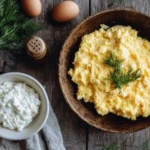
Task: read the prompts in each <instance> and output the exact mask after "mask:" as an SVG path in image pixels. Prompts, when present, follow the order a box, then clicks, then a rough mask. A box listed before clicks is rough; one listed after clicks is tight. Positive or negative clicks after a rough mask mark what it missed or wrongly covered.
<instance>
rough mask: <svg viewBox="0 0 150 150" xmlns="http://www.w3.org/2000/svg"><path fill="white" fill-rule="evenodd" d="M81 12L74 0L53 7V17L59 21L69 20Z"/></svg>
mask: <svg viewBox="0 0 150 150" xmlns="http://www.w3.org/2000/svg"><path fill="white" fill-rule="evenodd" d="M78 14H79V7H78V5H77V4H76V3H74V2H72V1H63V2H61V3H60V4H58V5H57V6H56V7H55V8H54V9H53V19H54V20H55V21H57V22H67V21H70V20H72V19H73V18H75V17H76V16H77V15H78Z"/></svg>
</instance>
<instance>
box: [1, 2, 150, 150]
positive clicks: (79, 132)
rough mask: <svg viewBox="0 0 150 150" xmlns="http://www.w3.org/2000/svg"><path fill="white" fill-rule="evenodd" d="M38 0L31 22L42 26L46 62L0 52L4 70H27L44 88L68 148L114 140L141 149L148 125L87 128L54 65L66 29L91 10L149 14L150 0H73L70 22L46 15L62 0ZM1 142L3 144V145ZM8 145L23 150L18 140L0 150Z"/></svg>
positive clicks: (89, 148) (85, 148) (149, 133)
mask: <svg viewBox="0 0 150 150" xmlns="http://www.w3.org/2000/svg"><path fill="white" fill-rule="evenodd" d="M41 1H42V4H43V10H42V14H41V15H40V16H39V17H38V18H36V19H34V21H38V22H41V25H42V30H41V31H40V32H39V33H38V34H37V35H39V36H41V37H42V38H43V39H44V40H45V42H46V43H47V46H48V51H49V57H48V60H47V63H46V64H44V65H43V66H34V65H32V64H31V63H30V64H29V63H27V62H26V61H24V60H23V61H20V60H17V61H13V60H12V59H10V58H8V56H7V54H1V56H3V58H4V59H5V60H7V63H8V65H7V66H6V69H5V70H6V72H10V71H20V72H24V73H28V74H29V75H32V76H33V77H35V78H36V79H38V80H39V81H40V82H41V83H42V84H43V85H44V86H46V91H47V93H48V95H49V98H50V101H51V103H52V106H53V109H54V112H55V113H56V116H57V118H58V121H59V123H60V127H61V130H62V134H63V137H64V143H65V146H66V149H67V150H102V146H101V145H103V144H105V145H108V144H110V143H113V142H117V143H120V144H123V146H122V147H121V148H120V149H121V150H134V149H135V150H140V149H139V146H140V145H141V144H142V143H143V142H144V141H146V140H148V139H150V129H149V128H148V129H145V130H142V131H140V132H136V133H133V134H113V133H106V132H102V131H100V130H97V129H95V128H93V127H90V126H88V128H87V124H85V123H84V122H83V121H81V120H80V119H79V118H78V117H77V116H76V115H75V114H74V113H73V112H72V111H71V109H70V108H69V107H68V105H67V104H66V103H65V101H64V98H63V96H62V94H61V90H60V87H59V84H58V76H57V73H58V70H57V69H58V67H57V65H58V57H59V52H60V50H61V46H62V44H63V43H64V41H65V39H66V38H67V36H68V34H69V32H70V31H71V29H72V28H73V27H75V26H76V25H77V24H78V23H79V22H80V21H82V20H83V19H85V18H86V17H87V16H88V15H89V14H90V13H91V14H95V13H97V12H99V11H101V10H103V9H107V8H108V6H109V7H124V6H125V7H129V8H130V7H131V8H132V9H135V10H138V11H141V12H143V13H146V14H148V15H150V9H149V7H150V1H149V0H143V1H142V0H123V1H122V3H117V2H116V3H115V4H113V5H112V2H113V0H75V2H77V3H78V5H79V7H80V15H79V16H78V17H77V18H76V19H75V20H73V21H72V22H70V23H67V24H63V25H60V24H55V23H53V21H52V20H51V19H50V17H49V16H50V11H51V10H52V8H53V7H54V6H55V5H56V4H58V3H59V2H60V1H61V0H41ZM116 1H119V0H116ZM120 1H121V0H120ZM89 4H90V5H89ZM89 8H90V10H89ZM88 129H89V130H88ZM40 135H41V137H40V139H41V143H43V144H42V145H44V143H45V141H44V137H43V136H42V133H40ZM2 143H5V144H2ZM2 145H5V146H4V147H2ZM8 145H11V147H13V149H14V150H23V149H24V148H23V147H22V146H21V145H20V143H19V142H11V141H8V140H0V150H13V149H9V148H8V147H7V146H8ZM128 145H133V146H128ZM42 147H43V150H45V149H47V148H46V146H42Z"/></svg>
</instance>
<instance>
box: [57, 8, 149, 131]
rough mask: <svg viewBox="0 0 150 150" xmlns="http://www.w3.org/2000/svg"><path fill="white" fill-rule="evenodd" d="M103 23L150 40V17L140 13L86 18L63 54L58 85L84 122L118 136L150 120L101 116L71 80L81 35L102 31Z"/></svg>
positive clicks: (119, 11) (121, 12)
mask: <svg viewBox="0 0 150 150" xmlns="http://www.w3.org/2000/svg"><path fill="white" fill-rule="evenodd" d="M100 24H106V25H109V26H114V25H118V24H119V25H130V26H131V27H133V28H134V29H136V30H138V31H139V35H140V36H142V37H144V38H147V39H149V40H150V18H149V17H148V16H146V15H144V14H141V13H139V12H135V11H133V10H129V9H112V10H106V11H102V12H100V13H98V14H96V15H94V16H91V17H89V18H87V19H86V20H84V21H83V22H81V23H80V24H79V25H78V26H77V27H76V28H75V29H74V30H73V31H72V32H71V34H70V36H69V37H68V38H67V40H66V42H65V43H64V45H63V48H62V51H61V53H60V59H59V82H60V86H61V89H62V92H63V95H64V97H65V99H66V101H67V103H68V104H69V106H70V107H71V109H72V110H73V111H74V112H75V113H76V114H77V115H78V116H79V117H80V118H81V119H82V120H84V121H85V122H87V123H88V124H90V125H92V126H94V127H96V128H98V129H101V130H104V131H110V132H119V133H127V132H134V131H138V130H141V129H144V128H146V127H148V126H150V117H147V118H142V117H139V118H138V119H137V120H136V121H131V120H128V119H125V118H123V117H119V116H117V115H113V114H108V115H106V116H101V115H99V114H97V113H96V110H95V109H94V107H93V106H92V104H87V103H84V102H82V101H78V100H77V99H76V92H77V86H76V85H75V84H74V83H73V82H72V81H71V78H70V76H69V75H68V70H69V68H70V67H73V66H72V62H73V60H74V54H75V52H76V51H77V50H78V49H79V44H80V42H81V38H82V36H84V35H85V34H88V33H90V32H92V31H94V30H96V29H98V28H100ZM70 119H71V118H70Z"/></svg>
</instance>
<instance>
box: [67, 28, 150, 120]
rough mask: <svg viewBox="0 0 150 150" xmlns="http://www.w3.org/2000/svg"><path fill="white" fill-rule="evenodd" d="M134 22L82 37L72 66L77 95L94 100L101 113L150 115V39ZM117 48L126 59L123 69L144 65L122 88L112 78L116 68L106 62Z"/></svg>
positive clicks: (127, 116) (120, 57)
mask: <svg viewBox="0 0 150 150" xmlns="http://www.w3.org/2000/svg"><path fill="white" fill-rule="evenodd" d="M137 34H138V32H137V31H136V30H134V29H132V28H131V27H130V26H121V25H116V26H114V27H111V28H108V27H107V26H106V25H101V28H100V29H99V30H96V31H94V32H92V33H90V34H87V35H85V36H83V37H82V41H81V44H80V48H79V50H78V51H77V52H76V54H75V58H74V62H73V65H74V68H71V69H70V70H69V75H70V76H71V78H72V81H73V82H74V83H76V84H77V86H78V90H77V99H78V100H82V99H83V100H84V101H85V102H91V103H94V106H95V109H96V111H97V112H98V113H99V114H100V115H106V114H108V113H113V114H116V115H119V116H122V117H125V118H128V119H131V120H136V119H137V117H138V116H143V117H147V116H149V115H150V42H149V41H147V40H145V39H142V38H141V37H139V36H138V35H137ZM111 52H113V53H115V54H116V55H117V57H118V58H119V59H122V60H124V61H123V63H122V69H123V70H127V68H129V66H130V67H132V69H133V70H136V69H138V68H140V70H141V77H140V78H138V79H137V80H135V81H133V82H129V83H128V84H126V85H124V86H123V87H122V88H121V89H118V88H115V85H114V83H113V82H112V81H111V80H109V79H108V77H109V75H110V72H112V68H111V67H110V66H108V65H106V64H105V63H104V60H105V58H107V57H108V56H109V55H110V53H111Z"/></svg>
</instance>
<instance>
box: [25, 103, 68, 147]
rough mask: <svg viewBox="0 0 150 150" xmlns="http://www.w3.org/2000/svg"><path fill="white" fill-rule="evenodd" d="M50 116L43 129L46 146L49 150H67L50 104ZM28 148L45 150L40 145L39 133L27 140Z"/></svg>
mask: <svg viewBox="0 0 150 150" xmlns="http://www.w3.org/2000/svg"><path fill="white" fill-rule="evenodd" d="M49 110H50V111H49V117H48V119H47V122H46V124H45V126H44V127H43V129H42V132H43V136H44V139H45V141H46V147H47V148H48V150H65V147H64V144H63V138H62V134H61V131H60V127H59V124H58V121H57V118H56V115H55V114H54V111H53V109H52V106H51V104H50V106H49ZM25 146H26V150H43V149H42V148H41V145H40V140H39V135H38V134H35V135H34V136H32V137H31V138H29V139H27V140H25Z"/></svg>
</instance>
